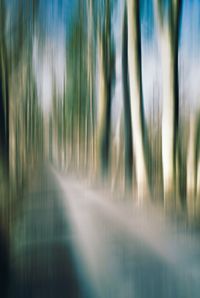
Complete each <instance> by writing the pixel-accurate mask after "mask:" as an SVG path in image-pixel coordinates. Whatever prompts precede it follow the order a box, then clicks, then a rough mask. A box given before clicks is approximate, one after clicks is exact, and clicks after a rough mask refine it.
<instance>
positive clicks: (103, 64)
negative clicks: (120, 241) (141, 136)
mask: <svg viewBox="0 0 200 298" xmlns="http://www.w3.org/2000/svg"><path fill="white" fill-rule="evenodd" d="M104 6H105V11H104V13H103V24H102V27H101V25H100V24H99V28H98V44H97V46H98V57H99V69H98V72H99V73H98V76H99V78H98V79H99V85H98V103H99V104H98V115H97V118H98V119H97V147H98V148H97V152H98V153H97V155H98V159H99V161H100V168H101V173H102V175H103V176H104V175H107V174H108V168H109V151H110V130H111V96H112V84H113V78H114V49H113V46H112V41H111V9H110V0H105V1H104ZM99 23H100V22H99Z"/></svg>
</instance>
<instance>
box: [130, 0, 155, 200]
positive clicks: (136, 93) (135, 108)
mask: <svg viewBox="0 0 200 298" xmlns="http://www.w3.org/2000/svg"><path fill="white" fill-rule="evenodd" d="M126 3H127V17H128V74H129V86H130V106H131V122H132V139H133V151H134V155H135V165H136V180H137V194H138V202H139V203H142V201H143V200H146V199H149V196H150V191H149V175H148V160H147V159H148V158H150V156H148V155H147V152H146V151H147V149H148V145H147V130H146V125H145V118H144V107H143V91H142V64H141V33H140V1H138V0H132V1H130V0H127V1H126Z"/></svg>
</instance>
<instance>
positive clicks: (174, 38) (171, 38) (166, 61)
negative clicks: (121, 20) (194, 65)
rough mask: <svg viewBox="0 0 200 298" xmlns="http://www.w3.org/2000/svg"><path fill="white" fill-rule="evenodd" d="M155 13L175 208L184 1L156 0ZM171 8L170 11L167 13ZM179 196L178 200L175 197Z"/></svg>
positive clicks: (167, 169)
mask: <svg viewBox="0 0 200 298" xmlns="http://www.w3.org/2000/svg"><path fill="white" fill-rule="evenodd" d="M154 4H155V15H156V19H157V23H158V31H159V36H160V45H161V59H162V83H163V111H162V166H163V185H164V202H165V205H166V207H170V208H171V207H172V206H174V205H175V204H176V203H178V204H179V202H178V195H177V194H178V192H179V181H178V177H177V173H178V122H179V84H178V42H179V34H180V19H181V6H182V0H170V1H169V5H166V3H165V1H164V0H155V3H154ZM166 9H167V13H166ZM175 196H176V200H175V199H174V197H175Z"/></svg>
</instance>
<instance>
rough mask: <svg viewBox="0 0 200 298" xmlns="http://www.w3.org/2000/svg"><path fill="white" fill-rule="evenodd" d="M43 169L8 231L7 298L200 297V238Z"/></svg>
mask: <svg viewBox="0 0 200 298" xmlns="http://www.w3.org/2000/svg"><path fill="white" fill-rule="evenodd" d="M108 196H109V194H108V192H107V191H106V190H104V189H101V188H100V187H95V186H92V185H91V184H89V183H88V182H87V180H86V179H84V180H83V179H81V178H78V177H76V176H75V175H72V174H63V173H60V172H59V171H57V170H55V169H54V168H52V167H51V166H49V165H45V166H43V165H41V167H40V168H38V171H37V173H36V175H35V176H34V177H33V179H32V181H31V183H30V186H29V188H28V189H27V193H26V195H25V197H24V199H23V200H22V201H21V206H20V208H19V211H18V213H17V214H16V218H15V219H14V224H13V228H12V230H11V244H10V245H11V275H10V276H11V278H10V292H9V297H17V298H20V297H30V298H31V297H35V298H36V297H37V298H38V297H42V298H45V297H56V298H57V297H58V298H59V297H63V298H64V297H72V298H74V297H86V298H89V297H91V298H96V297H97V298H98V297H100V298H107V297H108V298H112V297H113V298H114V297H115V298H118V297H119V298H126V297H127V298H129V297H130V298H132V297H136V298H140V297H141V298H143V297H152V298H153V297H154V298H155V297H188V298H190V297H193V298H194V297H199V293H200V283H199V280H200V250H199V245H200V241H199V237H197V235H196V234H192V233H189V232H188V231H187V229H186V228H184V227H183V226H180V225H176V224H174V223H171V222H170V221H169V220H168V219H167V217H164V216H163V214H161V213H160V211H158V210H157V209H156V208H153V207H152V206H150V205H149V206H148V207H147V208H145V209H144V208H143V209H138V208H135V206H134V205H133V204H132V203H131V202H130V201H127V202H124V201H120V200H117V201H113V200H112V199H111V198H109V197H108Z"/></svg>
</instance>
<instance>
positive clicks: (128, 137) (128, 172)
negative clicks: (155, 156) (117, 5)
mask: <svg viewBox="0 0 200 298" xmlns="http://www.w3.org/2000/svg"><path fill="white" fill-rule="evenodd" d="M122 73H123V99H124V135H125V150H124V164H125V183H126V185H127V186H128V187H130V186H131V183H132V164H133V149H132V126H131V107H130V93H129V76H128V32H127V10H126V3H125V6H124V20H123V40H122Z"/></svg>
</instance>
